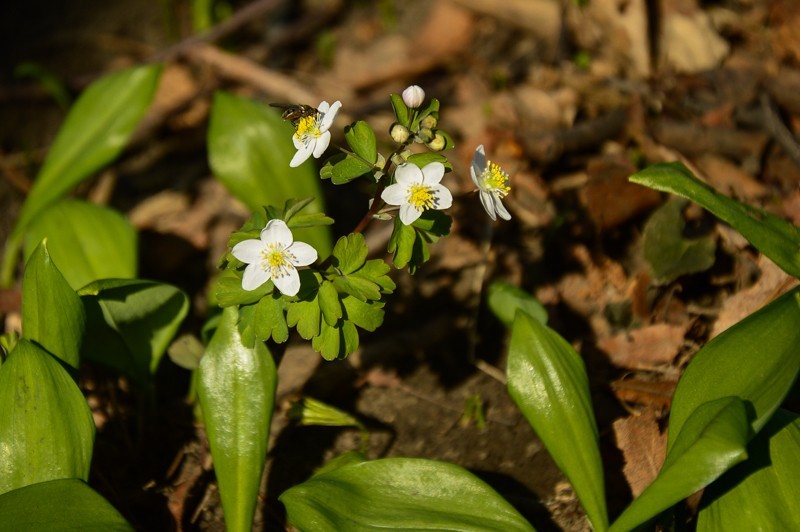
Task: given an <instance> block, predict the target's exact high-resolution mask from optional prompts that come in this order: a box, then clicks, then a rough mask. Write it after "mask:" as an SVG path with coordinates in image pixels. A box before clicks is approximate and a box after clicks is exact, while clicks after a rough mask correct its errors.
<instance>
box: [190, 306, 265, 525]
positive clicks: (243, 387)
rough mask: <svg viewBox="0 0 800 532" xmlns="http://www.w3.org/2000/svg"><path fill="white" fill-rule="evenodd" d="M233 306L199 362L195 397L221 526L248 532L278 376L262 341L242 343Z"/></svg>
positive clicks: (235, 310) (226, 312) (224, 312)
mask: <svg viewBox="0 0 800 532" xmlns="http://www.w3.org/2000/svg"><path fill="white" fill-rule="evenodd" d="M237 319H238V311H237V309H236V308H235V307H227V308H226V309H224V310H223V314H222V320H221V321H220V323H219V327H218V328H217V330H216V332H215V333H214V336H213V337H212V338H211V341H210V342H209V344H208V348H207V349H206V352H205V354H204V355H203V358H202V359H201V361H200V369H199V387H198V395H199V398H200V405H201V406H202V408H203V418H204V420H205V424H206V432H207V433H208V441H209V444H210V446H211V456H212V457H213V458H214V469H215V470H216V473H217V480H218V481H219V491H220V496H221V498H222V508H223V511H224V513H225V524H226V525H227V528H228V530H231V531H234V532H236V531H248V532H249V531H250V530H251V526H252V521H253V511H254V510H255V505H256V502H257V499H258V488H259V483H260V480H261V473H262V470H263V469H264V461H265V460H266V457H267V443H268V440H269V427H270V420H271V419H272V410H273V408H274V404H275V388H276V384H277V372H276V369H275V363H274V361H273V360H272V355H271V354H270V352H269V350H267V348H266V346H265V345H264V343H263V342H256V344H255V348H253V349H251V348H248V347H246V346H245V345H243V344H242V340H241V337H240V336H239V330H238V326H237V323H236V322H237Z"/></svg>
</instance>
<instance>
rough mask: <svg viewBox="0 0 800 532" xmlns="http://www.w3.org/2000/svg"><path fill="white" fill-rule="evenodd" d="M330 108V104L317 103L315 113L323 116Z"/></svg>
mask: <svg viewBox="0 0 800 532" xmlns="http://www.w3.org/2000/svg"><path fill="white" fill-rule="evenodd" d="M330 108H331V106H330V104H329V103H328V102H326V101H325V100H323V101H321V102H319V105H318V106H317V111H319V112H320V113H323V114H324V113H327V112H328V109H330Z"/></svg>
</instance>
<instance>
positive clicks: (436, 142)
mask: <svg viewBox="0 0 800 532" xmlns="http://www.w3.org/2000/svg"><path fill="white" fill-rule="evenodd" d="M425 145H426V146H427V147H428V148H430V149H431V150H432V151H442V150H443V149H444V148H445V146H447V139H445V138H444V135H442V134H441V133H437V134H436V136H434V137H433V140H432V141H430V142H428V143H427V144H425Z"/></svg>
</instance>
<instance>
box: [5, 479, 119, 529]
mask: <svg viewBox="0 0 800 532" xmlns="http://www.w3.org/2000/svg"><path fill="white" fill-rule="evenodd" d="M0 516H2V519H0V531H2V532H6V531H8V532H11V531H18V530H81V531H84V530H85V531H92V532H94V531H96V532H106V531H108V532H123V531H124V532H128V531H133V527H132V526H131V525H130V524H129V523H128V522H127V521H126V520H125V518H124V517H122V516H121V515H120V513H119V512H118V511H117V510H116V509H115V508H114V507H113V506H111V504H110V503H109V502H108V501H107V500H105V499H104V498H103V497H102V496H100V495H99V494H98V493H97V492H96V491H94V490H93V489H92V488H90V487H89V486H88V485H87V484H86V483H85V482H83V481H82V480H79V479H77V478H67V479H62V480H51V481H49V482H39V483H37V484H32V485H30V486H26V487H24V488H19V489H16V490H14V491H10V492H8V493H5V494H3V495H0Z"/></svg>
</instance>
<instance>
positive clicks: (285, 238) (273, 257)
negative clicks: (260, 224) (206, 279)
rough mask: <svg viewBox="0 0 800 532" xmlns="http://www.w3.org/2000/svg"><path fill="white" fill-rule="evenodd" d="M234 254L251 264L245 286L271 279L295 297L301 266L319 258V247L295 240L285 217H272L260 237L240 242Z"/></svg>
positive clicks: (247, 271) (251, 286) (234, 248)
mask: <svg viewBox="0 0 800 532" xmlns="http://www.w3.org/2000/svg"><path fill="white" fill-rule="evenodd" d="M231 253H232V254H233V256H234V257H236V258H237V259H239V260H240V261H242V262H244V263H245V264H247V267H246V268H245V269H244V276H243V277H242V288H244V289H245V290H255V289H256V288H258V287H259V286H261V285H262V284H264V283H266V282H267V281H269V280H270V279H272V282H273V283H275V286H276V287H277V289H278V290H280V291H281V292H282V293H283V294H286V295H287V296H294V295H296V294H297V292H298V291H299V290H300V276H299V275H298V273H297V266H308V265H309V264H311V263H312V262H314V261H315V260H317V250H315V249H314V248H313V247H311V246H309V245H308V244H306V243H305V242H294V237H292V231H291V230H290V229H289V227H288V226H287V225H286V222H284V221H283V220H270V221H269V222H267V226H266V227H264V229H262V230H261V238H260V239H255V238H253V239H250V240H244V241H242V242H239V243H238V244H236V245H235V246H233V249H232V250H231Z"/></svg>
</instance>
